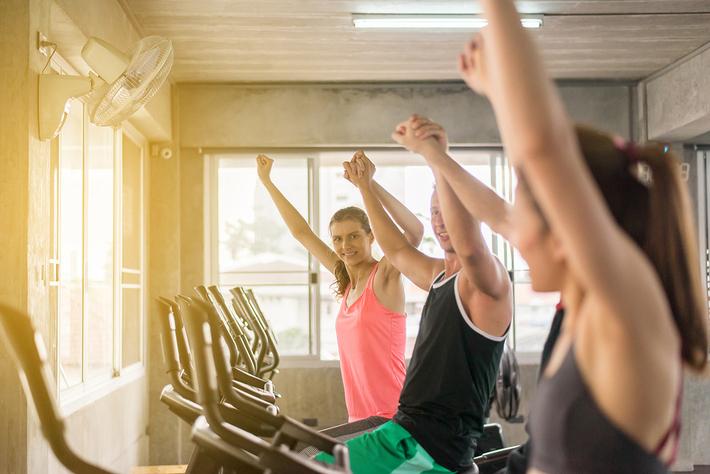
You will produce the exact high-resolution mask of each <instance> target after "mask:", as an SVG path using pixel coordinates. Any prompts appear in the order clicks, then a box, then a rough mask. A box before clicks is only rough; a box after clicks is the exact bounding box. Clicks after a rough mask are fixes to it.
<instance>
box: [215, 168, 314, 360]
mask: <svg viewBox="0 0 710 474" xmlns="http://www.w3.org/2000/svg"><path fill="white" fill-rule="evenodd" d="M255 156H256V155H249V156H238V155H233V156H219V157H216V163H215V164H216V170H217V173H216V174H217V186H216V189H213V192H215V193H216V199H217V203H218V209H219V218H218V225H217V229H216V230H217V231H216V232H213V233H212V238H213V240H214V239H216V242H214V243H213V245H212V248H214V249H215V254H214V256H213V257H214V258H216V259H217V261H218V265H216V266H215V268H217V269H218V274H217V275H216V278H215V280H216V281H218V282H219V286H220V287H221V288H222V290H224V291H227V290H229V288H233V287H235V286H248V287H252V288H253V289H254V293H255V294H256V296H257V297H258V298H259V302H260V304H261V307H262V309H263V310H264V314H265V315H266V316H267V317H268V318H269V321H270V323H271V325H272V327H273V329H274V332H275V333H276V337H277V338H278V340H279V348H280V350H281V353H282V354H283V355H290V356H312V355H315V338H314V321H315V319H314V315H313V308H314V303H313V302H314V291H315V290H316V285H315V284H314V282H313V279H312V276H311V274H312V273H313V272H312V271H311V270H310V268H311V267H312V266H313V265H314V264H313V262H312V261H311V260H312V258H311V256H310V255H309V253H308V252H306V250H305V249H304V248H303V247H302V246H301V245H300V244H299V243H298V242H297V241H296V240H295V239H294V238H293V237H291V234H290V233H289V231H288V228H287V227H286V224H284V222H283V220H282V219H281V217H280V216H279V214H278V211H277V210H276V207H275V206H274V205H273V202H272V201H271V198H270V197H269V194H268V192H267V191H266V189H265V188H264V186H262V185H261V183H260V182H259V178H258V177H257V175H256V163H255ZM274 158H276V160H277V163H278V164H277V165H276V166H274V168H273V170H272V172H271V179H272V181H273V182H274V183H275V184H276V186H277V187H278V188H279V189H280V190H281V192H282V193H283V194H284V195H285V196H286V198H287V199H288V200H289V201H290V202H291V204H293V205H294V206H295V207H296V209H297V210H298V211H299V213H300V214H301V215H302V216H304V217H305V218H306V219H309V217H310V216H311V215H312V213H311V212H310V208H311V192H310V190H311V188H312V178H311V176H312V171H313V160H311V159H308V158H303V157H302V156H301V157H296V156H286V155H281V156H275V157H274Z"/></svg>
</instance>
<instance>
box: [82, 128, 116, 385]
mask: <svg viewBox="0 0 710 474" xmlns="http://www.w3.org/2000/svg"><path fill="white" fill-rule="evenodd" d="M87 131H88V148H87V154H86V168H87V215H86V217H87V219H86V237H87V239H86V241H87V246H86V251H87V254H86V256H87V262H86V271H87V273H86V294H87V305H88V307H87V319H88V324H87V333H86V343H87V361H88V364H87V366H88V374H87V378H91V377H94V376H96V375H98V374H101V373H105V372H108V371H112V370H113V321H114V320H113V269H114V266H113V229H114V227H113V221H114V212H113V210H114V206H113V189H114V188H113V180H114V173H113V154H114V144H113V141H114V138H113V137H114V130H113V128H110V127H97V126H95V125H93V124H89V127H88V130H87Z"/></svg>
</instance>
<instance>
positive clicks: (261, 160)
mask: <svg viewBox="0 0 710 474" xmlns="http://www.w3.org/2000/svg"><path fill="white" fill-rule="evenodd" d="M273 164H274V160H272V159H271V158H269V157H268V156H266V155H259V156H257V157H256V174H257V175H258V176H259V179H260V180H261V182H262V183H265V182H267V181H269V179H270V177H269V176H270V174H271V166H272V165H273Z"/></svg>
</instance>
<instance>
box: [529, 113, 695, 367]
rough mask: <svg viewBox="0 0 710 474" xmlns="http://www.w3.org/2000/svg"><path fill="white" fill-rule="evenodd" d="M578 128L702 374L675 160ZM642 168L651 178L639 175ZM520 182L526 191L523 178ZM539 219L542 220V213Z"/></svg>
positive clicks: (688, 237)
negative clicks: (657, 280)
mask: <svg viewBox="0 0 710 474" xmlns="http://www.w3.org/2000/svg"><path fill="white" fill-rule="evenodd" d="M576 130H577V136H578V139H579V144H580V147H581V149H582V153H583V155H584V158H585V161H586V163H587V166H588V168H589V170H590V171H591V173H592V175H593V176H594V180H595V181H596V183H597V185H598V186H599V189H600V190H601V192H602V194H603V195H604V199H605V200H606V203H607V206H608V207H609V210H610V211H611V213H612V214H613V216H614V219H616V222H617V223H618V224H619V226H620V227H621V228H622V229H624V231H626V233H628V234H629V236H630V237H631V238H632V239H633V240H634V242H636V244H637V245H638V246H639V247H641V249H643V251H644V252H645V253H646V256H647V257H648V258H649V260H650V261H651V263H652V264H653V266H654V267H655V268H656V271H657V272H658V275H659V276H660V279H661V282H662V284H663V288H664V290H665V292H666V296H667V298H668V302H669V303H670V307H671V311H672V313H673V319H674V321H675V324H676V327H677V328H678V332H679V333H680V337H681V341H682V351H681V352H682V356H683V360H685V361H686V363H687V364H688V365H689V366H690V367H692V368H694V369H696V370H698V371H700V370H703V369H704V368H705V367H706V365H707V358H708V303H707V299H706V297H705V296H704V295H703V289H702V284H701V280H700V273H699V272H698V268H697V263H698V250H697V249H698V247H697V242H696V240H695V233H694V226H693V222H692V219H691V211H690V209H691V207H690V199H689V196H688V191H687V189H686V187H685V185H684V184H683V182H682V180H681V178H680V171H679V166H678V160H677V159H676V158H675V157H674V155H673V154H672V153H671V152H667V151H666V150H665V149H664V147H663V146H662V145H659V144H648V145H645V146H636V145H634V144H631V143H624V142H623V141H619V140H618V139H616V140H615V139H613V138H612V137H610V136H609V135H606V134H603V133H601V132H598V131H596V130H593V129H591V128H587V127H584V126H577V127H576ZM644 166H647V167H648V168H647V169H648V170H650V174H649V176H650V179H644V177H643V173H641V170H643V169H644V168H643V167H644ZM518 179H519V181H520V182H521V184H523V186H524V188H527V189H529V187H527V184H526V182H525V178H524V176H523V175H522V174H520V175H519V177H518ZM533 201H534V199H533ZM535 206H536V208H537V209H538V211H540V208H539V206H538V205H537V204H535ZM540 215H541V217H542V218H543V220H544V219H545V218H544V215H543V213H542V212H541V211H540Z"/></svg>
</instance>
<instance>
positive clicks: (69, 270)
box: [59, 100, 84, 389]
mask: <svg viewBox="0 0 710 474" xmlns="http://www.w3.org/2000/svg"><path fill="white" fill-rule="evenodd" d="M83 117H84V104H83V102H81V101H78V100H75V101H73V102H72V104H71V108H70V109H69V114H68V115H67V119H66V122H65V123H64V127H63V128H62V131H61V135H60V136H61V139H60V141H61V149H60V154H59V156H60V164H59V168H60V197H59V203H60V208H59V219H60V224H59V225H60V248H61V252H60V260H59V262H60V263H59V269H60V272H61V275H60V280H61V283H60V290H59V292H60V294H59V301H60V309H59V321H60V328H59V331H60V364H61V365H60V371H59V374H60V387H61V388H62V389H64V388H68V387H72V386H74V385H76V384H78V383H81V381H82V374H81V370H82V333H83V327H82V326H83V318H82V306H83V302H82V294H83V293H82V286H81V285H82V283H81V280H82V274H83V272H82V269H83V259H82V255H83V252H82V216H83V188H84V172H83V156H82V151H83V148H84V146H83V129H82V126H83V125H82V122H83Z"/></svg>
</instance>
